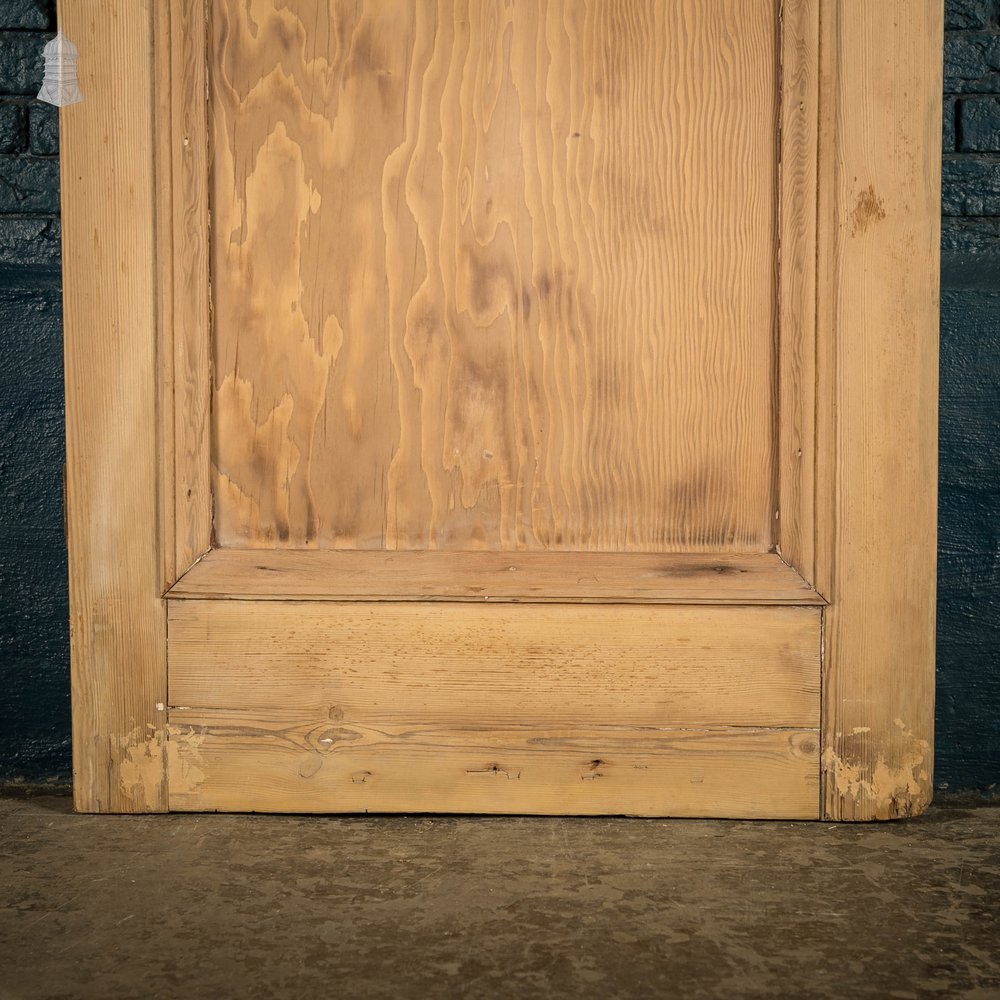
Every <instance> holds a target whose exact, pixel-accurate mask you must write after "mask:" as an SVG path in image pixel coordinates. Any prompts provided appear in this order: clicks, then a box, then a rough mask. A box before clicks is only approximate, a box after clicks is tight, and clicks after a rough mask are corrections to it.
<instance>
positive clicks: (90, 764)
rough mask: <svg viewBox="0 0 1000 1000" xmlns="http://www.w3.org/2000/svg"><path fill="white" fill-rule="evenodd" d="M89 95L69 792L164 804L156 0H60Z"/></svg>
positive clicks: (74, 421) (70, 469)
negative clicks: (133, 0)
mask: <svg viewBox="0 0 1000 1000" xmlns="http://www.w3.org/2000/svg"><path fill="white" fill-rule="evenodd" d="M59 25H60V28H61V29H62V31H63V32H65V34H66V35H67V37H69V38H70V39H71V40H72V41H73V42H74V43H75V44H76V45H77V47H78V48H79V51H80V60H79V73H80V84H81V89H82V91H83V94H84V101H83V103H80V104H74V105H71V106H69V107H65V108H63V109H62V111H61V114H60V133H61V154H60V161H61V162H60V168H61V179H62V227H63V289H64V350H65V366H66V452H67V456H66V457H67V473H66V482H67V491H66V492H67V518H66V520H67V538H68V544H69V567H70V570H69V597H70V651H71V681H72V694H73V795H74V802H75V805H76V808H77V809H78V810H79V811H81V812H160V811H164V810H165V809H166V808H167V794H166V792H167V789H166V772H165V758H164V750H163V746H164V739H165V723H166V711H165V706H166V701H167V687H166V684H167V668H166V616H165V609H164V602H163V601H162V600H161V597H160V594H161V582H162V579H163V576H162V567H163V562H162V561H161V551H160V549H161V544H162V540H163V537H164V536H163V534H162V533H161V531H162V527H163V525H162V522H161V514H162V511H161V509H160V508H161V504H160V492H159V490H160V487H159V482H160V468H159V458H158V456H159V445H160V423H159V414H158V408H159V407H158V399H157V383H158V381H159V374H160V372H159V366H158V363H157V362H158V356H157V343H156V334H157V329H156V328H157V314H156V266H157V261H156V246H155V241H154V234H153V227H152V225H151V222H152V219H153V215H154V205H155V200H156V198H155V188H154V179H153V178H154V174H153V145H154V122H153V107H154V103H153V101H154V98H153V91H152V86H153V78H154V65H153V58H152V57H153V47H152V17H151V8H150V6H149V5H146V4H119V3H114V2H111V0H104V2H100V3H97V2H94V3H87V4H81V3H67V2H61V3H60V4H59Z"/></svg>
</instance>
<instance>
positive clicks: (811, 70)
mask: <svg viewBox="0 0 1000 1000" xmlns="http://www.w3.org/2000/svg"><path fill="white" fill-rule="evenodd" d="M819 18H820V0H786V2H784V3H783V4H782V22H781V52H782V59H781V141H780V147H779V154H780V199H781V200H780V209H781V217H780V226H779V297H778V331H777V333H778V359H777V360H778V371H777V376H778V402H779V405H778V411H779V412H778V483H779V488H778V510H777V514H778V551H779V552H780V553H781V556H782V558H783V559H785V560H786V561H787V562H788V563H790V564H791V565H792V566H794V567H795V568H796V569H797V570H798V571H799V572H800V573H801V574H802V575H803V576H804V577H805V579H807V580H809V581H815V580H816V561H815V547H816V533H817V527H818V526H817V523H816V497H815V493H816V484H815V478H816V379H817V369H816V352H817V345H816V254H817V246H816V202H817V171H818V164H817V142H818V130H819V70H820V67H819V54H820V48H819Z"/></svg>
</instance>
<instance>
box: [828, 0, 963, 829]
mask: <svg viewBox="0 0 1000 1000" xmlns="http://www.w3.org/2000/svg"><path fill="white" fill-rule="evenodd" d="M832 12H835V13H836V16H835V19H834V20H832V21H831V22H829V23H828V25H827V36H826V40H825V44H826V45H827V47H828V48H830V49H832V51H833V52H835V53H836V63H835V76H834V77H833V79H832V83H833V86H834V96H833V100H834V105H833V107H834V111H835V120H834V133H833V137H834V141H835V143H836V146H835V149H836V154H837V155H836V157H835V158H833V162H834V163H835V164H836V171H835V174H834V177H833V180H834V183H835V187H834V191H833V201H832V208H833V212H834V215H833V220H832V231H831V234H830V246H831V247H832V251H833V253H832V261H831V263H832V265H833V272H832V276H831V279H830V281H831V287H832V290H833V293H834V294H833V301H832V306H833V310H834V322H835V330H836V340H835V344H836V362H835V364H836V369H835V370H836V383H835V387H836V388H835V392H836V396H835V404H836V414H837V425H836V462H835V469H834V472H835V477H836V478H835V488H836V492H835V502H836V510H835V520H834V525H833V527H834V531H833V545H834V548H833V554H834V561H833V573H834V577H833V582H834V591H833V595H832V596H833V603H832V606H831V608H830V610H829V612H828V623H827V629H826V649H827V660H826V671H825V674H826V676H825V708H824V711H825V723H824V767H825V809H826V815H827V816H828V817H830V818H831V819H889V818H894V817H897V816H907V815H912V814H914V813H918V812H920V811H922V810H923V809H924V808H925V807H926V805H927V804H928V803H929V801H930V797H931V789H932V787H933V784H932V779H933V768H932V744H933V725H934V611H935V560H936V545H935V537H936V523H937V522H936V507H937V504H936V501H937V449H936V443H937V323H938V236H939V225H940V164H941V158H940V155H939V149H940V141H941V132H940V117H941V101H940V93H941V51H942V31H943V27H942V23H943V19H942V8H941V4H939V3H926V2H924V0H885V2H883V3H878V4H846V3H845V4H840V5H833V7H832Z"/></svg>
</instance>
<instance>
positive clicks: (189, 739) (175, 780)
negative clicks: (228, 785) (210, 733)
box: [167, 726, 205, 808]
mask: <svg viewBox="0 0 1000 1000" xmlns="http://www.w3.org/2000/svg"><path fill="white" fill-rule="evenodd" d="M201 729H202V727H198V726H168V727H167V767H168V771H169V774H170V795H171V797H173V796H175V795H191V794H192V793H195V792H197V790H198V789H199V788H200V787H201V785H202V784H203V783H204V781H205V771H204V767H203V764H202V759H201V752H200V748H201V745H202V743H204V742H205V734H204V732H202V731H201ZM171 808H173V806H171Z"/></svg>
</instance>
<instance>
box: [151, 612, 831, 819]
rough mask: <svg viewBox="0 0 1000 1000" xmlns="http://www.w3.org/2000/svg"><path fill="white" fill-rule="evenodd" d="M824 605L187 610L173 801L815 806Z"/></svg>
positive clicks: (690, 809) (582, 807) (173, 686)
mask: <svg viewBox="0 0 1000 1000" xmlns="http://www.w3.org/2000/svg"><path fill="white" fill-rule="evenodd" d="M820 615H821V612H820V610H819V609H814V608H683V607H678V608H641V607H631V606H629V607H615V608H593V607H585V608H579V607H549V606H544V605H524V606H518V607H514V606H511V605H497V606H470V605H464V606H459V605H453V604H441V605H427V604H423V605H420V604H381V605H373V604H368V605H364V604H330V603H305V604H296V603H290V602H263V603H260V602H253V603H249V602H243V601H178V602H175V603H172V604H171V605H170V696H171V702H172V704H171V706H170V708H169V713H170V716H169V717H170V726H171V728H170V755H171V765H170V767H171V807H172V808H179V809H215V808H226V809H239V808H252V809H275V810H278V811H284V810H296V809H318V810H321V811H355V810H387V811H393V810H400V809H402V810H417V811H446V812H447V811H463V812H476V811H484V812H549V813H560V812H563V813H577V812H579V813H587V812H627V813H640V814H655V813H660V814H674V815H692V814H696V813H702V814H706V815H740V814H742V815H756V816H809V817H813V818H814V817H816V816H817V815H818V809H819V767H818V735H819V629H820ZM500 779H503V780H500ZM508 781H509V782H510V783H508ZM358 786H365V787H358Z"/></svg>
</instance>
